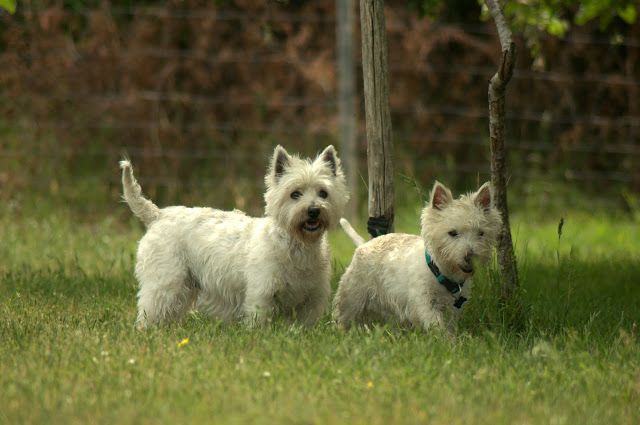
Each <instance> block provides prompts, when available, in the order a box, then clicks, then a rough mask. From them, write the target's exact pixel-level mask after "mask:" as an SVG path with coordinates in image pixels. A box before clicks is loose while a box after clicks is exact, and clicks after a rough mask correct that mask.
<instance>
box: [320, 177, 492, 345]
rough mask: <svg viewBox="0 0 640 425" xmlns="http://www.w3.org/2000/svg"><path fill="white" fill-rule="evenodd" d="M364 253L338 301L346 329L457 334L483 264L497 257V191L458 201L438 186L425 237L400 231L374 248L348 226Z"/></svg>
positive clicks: (486, 189) (483, 190)
mask: <svg viewBox="0 0 640 425" xmlns="http://www.w3.org/2000/svg"><path fill="white" fill-rule="evenodd" d="M340 223H341V225H342V227H343V229H344V230H345V232H346V233H347V234H348V235H349V236H350V237H351V239H352V240H353V241H354V243H355V244H356V246H357V248H356V251H355V252H354V255H353V259H352V261H351V264H350V265H349V267H348V268H347V270H346V271H345V273H344V275H343V276H342V278H341V280H340V282H339V285H338V291H337V293H336V296H335V298H334V300H333V318H334V320H335V322H336V323H337V324H338V326H340V327H342V328H347V327H349V326H350V325H352V324H367V323H369V322H380V321H390V322H395V323H396V324H399V325H400V326H418V327H422V328H425V329H428V328H431V327H432V326H434V325H436V326H439V327H441V328H442V329H444V330H445V331H447V332H448V333H449V334H450V335H453V332H454V329H455V324H456V322H457V319H458V317H459V315H460V313H461V311H462V310H463V309H464V307H465V306H466V303H465V301H467V300H468V299H469V298H470V297H471V288H472V285H473V283H472V277H473V275H474V272H475V269H476V267H477V266H478V265H480V264H483V263H486V261H488V260H489V259H490V258H491V256H492V255H493V246H494V244H495V241H496V238H497V236H498V233H499V231H500V226H501V223H502V220H501V217H500V213H499V212H498V211H497V210H496V208H495V207H494V204H493V202H492V196H491V187H490V184H489V183H485V184H484V185H482V186H481V187H480V189H478V190H477V191H476V192H473V193H469V194H466V195H462V196H461V197H460V198H459V199H454V198H453V196H452V194H451V191H450V190H449V189H448V188H447V187H446V186H444V185H443V184H441V183H439V182H437V181H436V182H435V184H434V186H433V189H432V191H431V194H430V200H429V203H428V204H427V205H426V206H425V208H424V209H423V211H422V215H421V227H422V229H421V234H420V236H417V235H408V234H402V233H392V234H388V235H383V236H379V237H377V238H374V239H372V240H370V241H368V242H365V241H364V239H363V238H362V237H360V236H359V235H358V234H357V233H356V232H355V231H354V230H353V228H352V227H351V226H350V225H349V223H348V222H347V221H346V220H344V219H342V220H341V221H340Z"/></svg>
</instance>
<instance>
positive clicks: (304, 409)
mask: <svg viewBox="0 0 640 425" xmlns="http://www.w3.org/2000/svg"><path fill="white" fill-rule="evenodd" d="M122 208H123V209H124V208H125V207H124V206H123V207H122ZM55 211H56V213H54V214H45V213H43V212H41V213H36V212H23V213H22V214H17V213H16V212H15V211H12V210H11V209H10V208H5V209H4V210H2V214H1V216H0V279H1V283H0V406H2V408H0V423H1V424H44V423H46V424H87V423H92V424H94V423H95V424H103V423H104V424H107V423H109V424H111V423H117V424H129V423H131V424H133V423H135V424H147V423H148V424H151V423H153V424H157V423H230V424H236V423H237V424H246V423H270V424H301V423H304V424H308V423H318V424H336V423H348V424H389V423H394V424H413V423H416V424H417V423H429V424H547V423H548V424H637V423H640V347H639V342H638V335H637V333H634V332H633V327H634V324H635V323H640V310H639V308H638V306H640V292H639V291H638V290H637V289H636V285H637V283H638V277H640V258H639V256H638V255H639V254H638V253H639V252H640V235H639V234H638V232H639V230H638V223H637V222H634V221H632V219H630V218H627V219H621V218H608V217H605V216H596V217H594V216H590V215H588V214H586V213H572V212H569V213H567V214H565V215H564V226H563V233H562V236H561V238H558V231H557V230H558V221H559V219H560V217H557V218H554V219H553V220H540V219H531V218H530V217H527V216H525V215H523V214H515V216H514V217H513V222H512V227H513V233H514V238H515V239H516V244H517V252H518V260H519V270H520V276H521V279H522V294H521V298H522V302H523V305H524V309H523V314H522V316H521V317H520V318H519V320H518V321H517V322H516V323H515V324H514V323H512V321H510V320H509V317H510V316H509V315H510V312H509V309H508V308H505V307H504V306H503V305H502V304H501V302H500V286H501V284H500V281H499V278H498V277H497V276H496V273H495V266H491V267H489V268H488V270H487V271H483V272H480V273H479V275H478V277H477V279H476V286H475V289H474V298H473V300H472V301H471V302H470V305H469V309H468V310H467V312H466V315H465V317H464V318H463V320H462V321H461V323H460V326H459V329H458V331H457V334H456V337H455V339H454V341H450V340H449V339H448V338H444V337H443V336H442V335H440V334H439V333H438V332H435V331H434V332H422V331H418V330H406V331H393V330H391V329H388V328H386V327H384V326H380V327H372V328H371V329H369V330H352V331H349V332H346V333H345V332H341V331H338V330H336V329H335V328H334V327H333V326H331V324H330V323H329V321H328V317H327V318H326V320H325V323H323V324H322V325H320V326H317V327H316V328H314V329H311V330H301V329H296V328H293V329H290V328H286V327H284V326H283V325H281V324H279V323H275V324H273V325H272V326H270V327H268V328H265V329H257V330H248V329H246V328H244V327H243V326H240V325H230V324H222V323H218V322H216V321H213V320H211V319H208V318H205V317H202V316H199V315H192V316H190V317H189V318H188V319H187V320H186V321H185V323H183V324H181V325H179V326H178V325H173V326H167V327H162V328H156V329H151V330H149V331H144V332H140V331H137V330H135V329H134V327H133V322H134V320H135V293H136V283H135V281H134V279H133V266H134V257H135V248H136V242H137V240H138V239H139V238H140V236H141V235H142V229H141V227H140V226H139V224H138V223H136V222H135V221H134V220H133V219H131V220H129V219H122V218H121V217H128V215H124V216H123V215H121V214H116V215H115V216H109V215H106V214H103V215H100V214H95V215H94V216H93V217H92V218H91V219H90V220H89V219H85V220H82V219H79V217H78V216H76V215H75V214H73V212H72V211H71V210H69V209H66V208H64V207H62V208H57V209H56V210H55ZM417 212H419V206H415V207H412V208H404V209H403V210H402V211H401V212H400V213H399V214H398V219H397V221H396V223H397V229H398V231H405V232H412V233H415V232H417ZM360 230H361V231H362V229H361V228H360ZM363 233H364V232H363ZM330 242H331V245H332V248H333V252H334V256H335V260H334V263H335V270H336V276H334V284H335V283H336V281H337V279H338V277H339V274H341V273H342V271H343V270H344V267H345V266H346V265H348V263H349V261H350V255H351V254H352V252H353V246H352V245H351V243H350V241H349V240H348V239H347V238H346V236H344V235H343V234H342V233H340V232H334V233H333V234H332V235H331V237H330ZM636 332H637V331H636ZM185 339H188V342H186V343H183V344H179V343H180V342H181V341H184V340H185Z"/></svg>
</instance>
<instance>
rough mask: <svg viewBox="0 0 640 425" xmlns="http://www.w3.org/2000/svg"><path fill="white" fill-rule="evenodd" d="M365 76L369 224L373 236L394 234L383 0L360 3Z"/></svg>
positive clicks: (391, 146) (389, 112) (391, 144)
mask: <svg viewBox="0 0 640 425" xmlns="http://www.w3.org/2000/svg"><path fill="white" fill-rule="evenodd" d="M360 27H361V35H362V73H363V80H364V100H365V102H364V103H365V120H366V126H367V167H368V172H369V221H368V223H367V224H368V225H367V228H368V230H369V233H370V234H371V236H372V237H376V236H379V235H381V234H385V233H391V232H393V218H394V216H393V211H394V210H393V208H394V196H395V194H394V189H393V141H392V139H391V137H392V131H391V111H390V105H389V65H388V56H387V35H386V28H385V19H384V1H383V0H360Z"/></svg>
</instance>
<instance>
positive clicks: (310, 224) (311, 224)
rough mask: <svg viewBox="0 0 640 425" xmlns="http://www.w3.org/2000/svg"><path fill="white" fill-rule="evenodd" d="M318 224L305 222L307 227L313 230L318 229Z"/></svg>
mask: <svg viewBox="0 0 640 425" xmlns="http://www.w3.org/2000/svg"><path fill="white" fill-rule="evenodd" d="M318 224H320V223H318V222H317V221H307V227H309V228H311V229H315V228H316V227H318Z"/></svg>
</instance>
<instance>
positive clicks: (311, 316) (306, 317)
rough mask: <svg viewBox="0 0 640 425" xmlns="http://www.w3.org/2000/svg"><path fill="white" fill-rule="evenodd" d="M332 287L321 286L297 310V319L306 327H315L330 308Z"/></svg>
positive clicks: (327, 285)
mask: <svg viewBox="0 0 640 425" xmlns="http://www.w3.org/2000/svg"><path fill="white" fill-rule="evenodd" d="M330 295H331V286H330V285H329V283H328V282H327V284H326V285H322V284H319V285H318V286H316V288H315V290H314V291H312V293H311V294H310V295H309V299H308V300H306V302H305V303H304V304H302V305H301V306H299V307H298V308H296V310H295V319H296V321H297V322H298V323H302V324H304V325H305V326H306V327H311V326H313V325H314V324H315V323H316V322H317V321H318V319H320V318H321V317H322V315H323V314H324V313H325V312H326V311H327V310H328V308H329V296H330Z"/></svg>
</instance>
